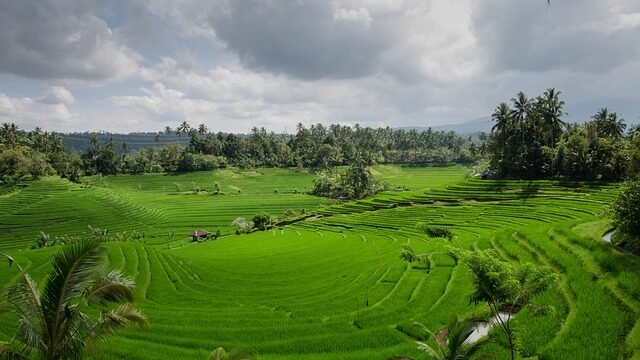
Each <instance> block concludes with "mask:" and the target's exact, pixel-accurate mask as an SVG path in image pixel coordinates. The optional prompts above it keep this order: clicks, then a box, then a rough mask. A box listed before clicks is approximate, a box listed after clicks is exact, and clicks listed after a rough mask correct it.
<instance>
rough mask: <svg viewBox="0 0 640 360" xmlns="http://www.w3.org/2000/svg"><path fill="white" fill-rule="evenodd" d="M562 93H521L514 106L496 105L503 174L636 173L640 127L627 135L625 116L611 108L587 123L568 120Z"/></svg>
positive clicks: (492, 147) (495, 165)
mask: <svg viewBox="0 0 640 360" xmlns="http://www.w3.org/2000/svg"><path fill="white" fill-rule="evenodd" d="M560 94H561V93H560V92H559V91H556V90H555V89H547V91H545V92H544V94H542V95H541V96H538V97H536V98H534V99H529V98H528V97H527V96H526V95H525V94H524V93H522V92H519V93H518V94H517V96H516V97H515V98H513V99H511V104H512V106H509V105H508V104H507V103H501V104H500V105H498V107H496V109H495V111H494V113H493V115H492V118H493V120H494V122H495V125H494V126H493V129H492V131H491V137H490V138H489V144H488V148H489V154H490V156H489V157H490V161H491V168H492V169H493V170H495V171H497V174H498V176H499V177H502V178H521V179H543V178H548V177H566V178H569V179H581V180H614V181H617V180H621V179H623V178H625V177H626V176H629V177H634V176H636V174H638V169H639V167H638V159H640V147H638V140H637V139H636V140H634V139H633V137H634V134H635V130H633V129H632V131H630V132H629V137H628V138H625V137H624V130H625V129H626V124H625V123H624V119H622V118H620V117H618V115H617V114H616V113H615V112H609V110H608V109H607V108H603V109H600V110H599V111H598V112H597V113H596V114H595V115H594V116H593V117H592V119H591V121H589V122H586V123H584V124H566V123H565V122H564V121H563V120H562V119H563V115H564V105H565V103H564V101H562V100H561V99H560ZM629 159H631V160H629Z"/></svg>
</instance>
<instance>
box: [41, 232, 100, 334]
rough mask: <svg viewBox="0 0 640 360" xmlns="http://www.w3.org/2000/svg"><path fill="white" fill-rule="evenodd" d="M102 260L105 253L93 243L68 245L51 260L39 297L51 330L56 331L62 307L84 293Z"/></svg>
mask: <svg viewBox="0 0 640 360" xmlns="http://www.w3.org/2000/svg"><path fill="white" fill-rule="evenodd" d="M103 259H104V249H103V248H102V247H100V246H99V244H98V243H97V242H94V241H81V242H76V243H73V244H71V245H67V246H65V247H64V248H62V250H61V251H60V252H59V253H58V254H56V255H55V256H54V257H53V259H52V261H51V262H52V265H53V270H52V272H51V273H50V274H49V277H48V279H47V284H46V286H45V288H44V292H43V296H42V308H43V313H44V316H45V318H46V319H47V320H48V321H52V322H53V323H52V324H51V325H52V326H54V327H59V325H60V324H59V323H60V322H61V321H62V319H63V318H64V314H63V312H64V306H65V304H68V303H71V302H73V300H74V299H76V298H78V297H80V296H82V294H83V293H85V290H86V288H87V287H88V285H89V284H88V282H89V281H90V280H91V275H92V274H93V273H94V272H95V268H96V267H97V266H98V265H100V263H101V262H102V261H103Z"/></svg>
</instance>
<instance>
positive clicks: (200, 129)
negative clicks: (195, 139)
mask: <svg viewBox="0 0 640 360" xmlns="http://www.w3.org/2000/svg"><path fill="white" fill-rule="evenodd" d="M208 131H209V129H207V125H205V124H200V125H198V134H199V135H205V134H206V133H207V132H208Z"/></svg>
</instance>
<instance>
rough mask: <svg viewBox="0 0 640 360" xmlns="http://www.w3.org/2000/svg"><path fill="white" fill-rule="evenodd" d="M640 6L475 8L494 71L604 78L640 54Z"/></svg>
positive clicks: (506, 0) (626, 2) (590, 1)
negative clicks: (600, 75)
mask: <svg viewBox="0 0 640 360" xmlns="http://www.w3.org/2000/svg"><path fill="white" fill-rule="evenodd" d="M639 16H640V2H638V1H635V0H616V1H613V2H610V1H599V0H584V1H580V3H579V5H578V4H576V3H574V2H566V1H552V5H551V6H550V7H548V8H545V7H541V6H540V4H539V2H536V1H511V0H486V1H478V2H476V3H475V5H474V14H473V28H474V31H475V32H476V33H477V34H478V38H479V39H480V43H481V45H482V47H483V48H484V55H485V56H487V58H488V59H489V61H491V62H492V65H493V70H494V71H506V70H517V71H528V72H541V71H551V70H567V71H573V72H584V73H589V72H604V71H608V70H611V69H613V68H616V67H618V66H621V65H623V64H625V63H627V62H630V61H637V59H638V55H639V54H640V42H638V41H637V39H638V37H639V36H640V18H639Z"/></svg>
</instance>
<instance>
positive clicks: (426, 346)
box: [416, 341, 443, 359]
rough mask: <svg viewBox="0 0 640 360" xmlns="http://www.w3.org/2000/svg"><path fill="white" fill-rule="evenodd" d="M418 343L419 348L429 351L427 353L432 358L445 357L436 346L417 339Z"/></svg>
mask: <svg viewBox="0 0 640 360" xmlns="http://www.w3.org/2000/svg"><path fill="white" fill-rule="evenodd" d="M416 345H417V346H418V350H420V351H423V352H425V353H427V355H428V356H430V357H431V358H432V359H442V358H443V356H442V353H441V352H440V351H436V350H435V349H434V348H432V347H431V346H430V345H429V344H427V343H423V342H420V341H416Z"/></svg>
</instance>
